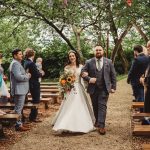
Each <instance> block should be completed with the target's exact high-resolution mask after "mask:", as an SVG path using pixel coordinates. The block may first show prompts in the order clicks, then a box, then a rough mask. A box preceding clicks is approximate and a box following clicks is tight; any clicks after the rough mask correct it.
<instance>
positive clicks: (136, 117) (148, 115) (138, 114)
mask: <svg viewBox="0 0 150 150" xmlns="http://www.w3.org/2000/svg"><path fill="white" fill-rule="evenodd" d="M132 117H133V119H143V118H144V117H150V113H133V115H132Z"/></svg>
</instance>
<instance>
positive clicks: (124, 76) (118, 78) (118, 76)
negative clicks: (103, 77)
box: [117, 74, 128, 81]
mask: <svg viewBox="0 0 150 150" xmlns="http://www.w3.org/2000/svg"><path fill="white" fill-rule="evenodd" d="M127 76H128V75H127V74H122V75H117V81H120V80H122V79H125V78H127Z"/></svg>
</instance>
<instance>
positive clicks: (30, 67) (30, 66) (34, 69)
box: [24, 59, 42, 83]
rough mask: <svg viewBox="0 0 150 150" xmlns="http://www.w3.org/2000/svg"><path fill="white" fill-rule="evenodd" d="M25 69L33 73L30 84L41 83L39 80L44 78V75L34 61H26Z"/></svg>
mask: <svg viewBox="0 0 150 150" xmlns="http://www.w3.org/2000/svg"><path fill="white" fill-rule="evenodd" d="M24 68H25V70H27V71H28V72H29V73H31V78H30V80H29V82H30V83H33V82H39V78H40V77H41V76H42V74H41V73H40V72H39V70H38V69H37V66H36V64H35V63H34V62H33V61H31V60H30V59H26V60H25V62H24Z"/></svg>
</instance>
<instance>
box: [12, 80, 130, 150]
mask: <svg viewBox="0 0 150 150" xmlns="http://www.w3.org/2000/svg"><path fill="white" fill-rule="evenodd" d="M131 101H132V96H131V88H130V85H127V84H126V80H121V81H120V82H118V87H117V92H116V93H115V94H113V95H110V98H109V102H108V113H107V121H106V128H107V134H106V135H105V136H101V135H99V134H98V132H97V131H93V132H91V133H88V134H83V135H79V134H78V135H70V134H65V135H61V136H60V135H56V134H55V133H54V132H53V131H52V129H51V126H50V122H51V119H52V117H50V118H47V119H45V121H44V122H42V123H41V124H39V125H38V126H37V128H35V129H33V130H32V131H30V132H29V133H28V134H26V135H25V136H24V137H22V138H21V140H20V141H18V142H17V143H16V144H15V145H13V146H11V148H10V150H131V149H132V142H131V141H132V135H131V127H130V126H131V125H130V108H131Z"/></svg>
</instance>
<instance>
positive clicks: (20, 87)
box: [9, 49, 31, 131]
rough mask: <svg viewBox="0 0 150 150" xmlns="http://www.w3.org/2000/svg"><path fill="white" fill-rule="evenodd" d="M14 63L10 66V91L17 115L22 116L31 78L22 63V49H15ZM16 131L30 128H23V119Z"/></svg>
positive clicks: (18, 122) (17, 124) (17, 123)
mask: <svg viewBox="0 0 150 150" xmlns="http://www.w3.org/2000/svg"><path fill="white" fill-rule="evenodd" d="M12 56H13V61H12V62H11V64H10V67H9V69H10V88H11V89H10V90H11V96H12V97H13V100H14V102H15V108H14V111H15V113H17V114H19V115H20V116H21V113H22V110H23V106H24V103H25V96H26V94H27V93H28V91H29V78H30V77H31V75H30V73H26V72H25V70H24V68H23V66H22V65H21V61H22V58H23V55H22V51H21V50H20V49H15V50H13V52H12ZM15 128H16V131H26V130H29V128H27V127H25V126H23V124H22V121H21V118H20V120H19V121H17V122H16V126H15Z"/></svg>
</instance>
